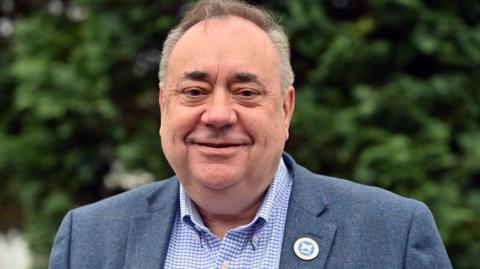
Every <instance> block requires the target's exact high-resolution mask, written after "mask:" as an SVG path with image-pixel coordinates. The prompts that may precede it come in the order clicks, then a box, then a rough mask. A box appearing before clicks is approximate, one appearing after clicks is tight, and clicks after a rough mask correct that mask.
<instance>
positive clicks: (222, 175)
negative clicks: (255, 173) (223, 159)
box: [194, 169, 241, 190]
mask: <svg viewBox="0 0 480 269" xmlns="http://www.w3.org/2000/svg"><path fill="white" fill-rule="evenodd" d="M194 178H196V180H197V181H198V182H200V183H201V184H202V185H204V186H206V187H207V188H209V189H213V190H223V189H226V188H228V187H230V186H232V185H235V184H236V183H238V182H240V181H241V180H240V176H239V175H236V174H235V173H232V171H231V170H230V171H222V170H221V169H218V170H215V171H210V173H209V172H208V171H203V172H202V173H199V175H197V176H194Z"/></svg>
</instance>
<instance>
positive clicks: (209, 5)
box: [158, 0, 294, 93]
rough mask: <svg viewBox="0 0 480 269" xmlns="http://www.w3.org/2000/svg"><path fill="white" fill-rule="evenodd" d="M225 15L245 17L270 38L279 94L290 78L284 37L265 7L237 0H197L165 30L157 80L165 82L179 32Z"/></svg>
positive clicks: (290, 69) (285, 38) (292, 79)
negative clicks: (277, 66) (277, 69)
mask: <svg viewBox="0 0 480 269" xmlns="http://www.w3.org/2000/svg"><path fill="white" fill-rule="evenodd" d="M226 16H237V17H240V18H243V19H245V20H248V21H250V22H252V23H254V24H255V25H257V26H258V27H259V28H260V29H262V30H263V31H264V32H265V33H266V34H267V35H268V36H269V37H270V40H271V41H272V43H273V46H274V47H275V49H276V51H277V53H278V56H279V60H280V74H281V87H282V93H284V92H285V91H286V90H287V88H288V87H289V86H290V85H292V84H293V81H294V74H293V70H292V65H291V64H290V45H289V42H288V37H287V35H286V34H285V32H284V31H283V28H282V27H281V26H280V25H279V24H278V23H276V22H275V20H274V19H273V16H272V15H271V14H270V13H269V12H268V11H267V10H265V9H263V8H260V7H255V6H252V5H250V4H248V3H245V2H243V1H241V0H200V1H198V2H197V3H196V4H195V5H193V6H192V7H191V8H190V9H189V10H188V11H187V13H186V15H185V16H184V17H183V19H182V21H181V22H180V24H178V25H177V26H176V27H175V28H173V29H172V30H171V31H170V32H169V33H168V36H167V38H166V40H165V42H164V43H163V49H162V55H161V60H160V70H159V73H158V78H159V80H160V83H161V84H164V83H165V81H164V80H166V77H167V69H168V64H169V59H170V55H171V54H172V51H173V48H174V47H175V45H176V44H177V42H178V40H180V38H181V37H182V36H183V34H185V32H187V31H188V29H190V28H191V27H192V26H194V25H195V24H197V23H199V22H201V21H203V20H207V19H210V18H213V17H226ZM162 86H163V85H162Z"/></svg>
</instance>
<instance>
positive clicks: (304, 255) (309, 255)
mask: <svg viewBox="0 0 480 269" xmlns="http://www.w3.org/2000/svg"><path fill="white" fill-rule="evenodd" d="M293 251H294V252H295V255H297V257H299V258H300V259H302V260H305V261H309V260H313V259H315V258H316V257H317V256H318V253H319V252H320V248H319V247H318V244H317V242H315V240H313V239H312V238H310V237H301V238H299V239H297V241H295V244H294V245H293Z"/></svg>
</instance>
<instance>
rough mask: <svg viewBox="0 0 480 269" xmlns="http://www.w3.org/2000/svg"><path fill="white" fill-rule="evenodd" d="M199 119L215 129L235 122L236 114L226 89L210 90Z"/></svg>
mask: <svg viewBox="0 0 480 269" xmlns="http://www.w3.org/2000/svg"><path fill="white" fill-rule="evenodd" d="M201 121H202V123H203V124H205V125H207V126H208V127H214V128H216V129H222V128H225V127H228V126H232V125H233V124H235V123H236V121H237V114H236V112H235V110H234V108H233V103H232V102H231V100H230V98H229V94H228V93H226V91H224V90H223V89H217V90H215V91H214V92H212V95H211V97H210V100H209V102H207V103H206V108H205V111H204V112H203V114H202V117H201Z"/></svg>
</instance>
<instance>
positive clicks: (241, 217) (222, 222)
mask: <svg viewBox="0 0 480 269" xmlns="http://www.w3.org/2000/svg"><path fill="white" fill-rule="evenodd" d="M262 201H263V196H262V197H261V198H260V199H258V201H256V202H255V203H254V204H253V205H251V206H249V207H248V208H246V209H245V210H243V211H242V212H239V213H236V214H224V213H212V212H209V211H207V210H204V209H202V208H200V207H198V206H197V208H198V210H199V212H200V215H201V216H202V220H203V222H204V224H205V225H206V226H207V227H208V228H209V229H210V231H211V232H212V233H213V234H215V235H216V236H218V238H220V239H221V240H223V237H224V236H225V234H226V233H227V232H228V231H229V230H231V229H234V228H236V227H239V226H242V225H246V224H248V223H250V222H251V221H252V220H253V219H254V218H255V215H256V213H257V211H258V208H259V207H260V205H261V204H262Z"/></svg>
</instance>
